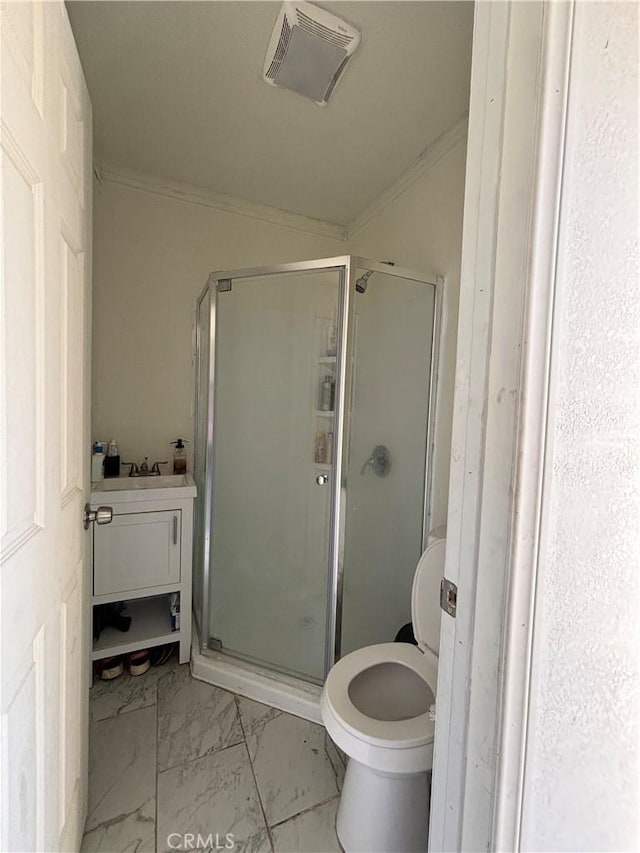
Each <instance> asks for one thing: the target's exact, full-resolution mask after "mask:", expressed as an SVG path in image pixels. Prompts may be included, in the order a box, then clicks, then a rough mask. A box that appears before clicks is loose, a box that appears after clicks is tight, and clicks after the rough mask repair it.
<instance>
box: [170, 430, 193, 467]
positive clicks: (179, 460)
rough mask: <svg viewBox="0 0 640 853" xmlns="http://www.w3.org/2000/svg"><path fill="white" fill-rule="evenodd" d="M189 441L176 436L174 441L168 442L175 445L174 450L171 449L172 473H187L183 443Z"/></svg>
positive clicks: (185, 451)
mask: <svg viewBox="0 0 640 853" xmlns="http://www.w3.org/2000/svg"><path fill="white" fill-rule="evenodd" d="M188 443H189V442H188V441H187V440H186V439H184V438H177V439H176V440H175V441H172V442H170V444H173V445H174V446H175V450H174V451H173V473H174V474H186V473H187V449H186V447H185V444H188Z"/></svg>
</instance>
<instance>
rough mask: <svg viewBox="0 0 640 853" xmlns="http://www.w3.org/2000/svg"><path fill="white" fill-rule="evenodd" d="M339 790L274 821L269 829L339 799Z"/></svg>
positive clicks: (277, 827)
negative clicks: (319, 801) (320, 800)
mask: <svg viewBox="0 0 640 853" xmlns="http://www.w3.org/2000/svg"><path fill="white" fill-rule="evenodd" d="M340 796H341V794H340V792H338V793H337V794H334V795H333V796H332V797H329V798H328V799H327V800H323V801H322V802H321V803H316V804H315V805H314V806H308V807H307V808H306V809H302V811H301V812H296V813H295V814H293V815H291V816H290V817H285V818H284V820H279V821H278V822H277V823H274V824H273V825H272V827H271V829H279V828H280V827H281V826H283V824H285V823H289V821H292V820H296V819H297V818H299V817H301V816H302V815H304V814H308V813H309V812H312V811H314V810H315V809H319V808H320V807H321V806H326V805H327V803H332V802H333V801H334V800H339V799H340Z"/></svg>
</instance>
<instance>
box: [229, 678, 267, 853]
mask: <svg viewBox="0 0 640 853" xmlns="http://www.w3.org/2000/svg"><path fill="white" fill-rule="evenodd" d="M233 701H234V702H235V703H236V711H237V713H238V720H239V721H240V729H241V731H242V737H243V741H244V748H245V750H246V752H247V758H248V759H249V767H250V768H251V776H252V777H253V784H254V785H255V787H256V795H257V797H258V803H259V805H260V811H261V812H262V819H263V820H264V825H265V827H266V829H267V837H268V838H269V845H270V846H271V850H272V851H275V849H276V848H275V846H274V843H273V836H272V834H271V827H270V826H269V821H268V820H267V813H266V812H265V810H264V804H263V802H262V795H261V794H260V788H259V787H258V778H257V776H256V771H255V769H254V766H253V761H252V760H251V753H250V752H249V744H248V743H247V735H246V732H245V730H244V723H243V722H242V714H241V713H240V705H239V704H238V697H237V695H236V694H235V693H234V694H233Z"/></svg>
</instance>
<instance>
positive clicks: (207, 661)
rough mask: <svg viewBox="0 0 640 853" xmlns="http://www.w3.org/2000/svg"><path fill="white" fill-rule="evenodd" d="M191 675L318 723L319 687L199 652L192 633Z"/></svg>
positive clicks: (263, 669)
mask: <svg viewBox="0 0 640 853" xmlns="http://www.w3.org/2000/svg"><path fill="white" fill-rule="evenodd" d="M191 674H192V675H193V677H194V678H197V679H198V680H199V681H205V682H206V683H207V684H213V685H214V686H215V687H221V688H222V689H223V690H229V691H230V692H231V693H237V694H238V695H240V696H246V697H247V699H253V700H254V701H256V702H263V703H264V704H265V705H271V706H272V707H274V708H278V709H279V710H280V711H286V712H287V713H288V714H295V715H296V716H297V717H303V718H304V719H305V720H311V721H312V722H314V723H320V724H322V720H321V719H320V693H321V690H322V688H321V687H319V686H318V685H315V684H309V683H308V682H306V681H302V680H301V679H298V678H293V677H291V676H288V675H282V674H279V673H276V672H273V671H271V670H269V669H266V668H264V667H260V666H257V665H253V664H249V663H245V662H244V661H239V660H236V659H235V658H232V657H230V656H229V655H225V654H223V653H222V652H216V651H213V650H211V649H202V648H201V646H200V640H199V637H198V636H197V634H196V633H195V632H194V634H193V640H192V643H191Z"/></svg>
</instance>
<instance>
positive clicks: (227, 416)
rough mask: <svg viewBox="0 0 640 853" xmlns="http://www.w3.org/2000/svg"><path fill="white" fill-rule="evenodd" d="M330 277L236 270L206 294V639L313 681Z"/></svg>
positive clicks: (324, 503) (337, 272) (325, 546)
mask: <svg viewBox="0 0 640 853" xmlns="http://www.w3.org/2000/svg"><path fill="white" fill-rule="evenodd" d="M342 277H343V269H342V268H332V269H318V270H307V271H302V272H285V273H277V274H269V275H260V276H250V277H239V278H234V279H233V280H230V279H229V280H225V281H219V282H218V284H217V292H216V293H215V394H214V401H213V482H212V490H211V493H212V506H211V525H210V530H211V543H210V567H209V571H210V584H209V590H210V600H209V608H208V611H209V616H208V622H209V625H208V628H209V632H208V637H209V645H210V647H212V648H217V649H222V650H224V651H225V652H227V653H229V654H232V655H236V656H239V657H241V658H243V659H245V660H249V661H253V662H256V663H260V664H262V665H266V666H269V667H273V668H276V669H278V670H280V671H286V672H290V673H291V674H294V675H298V676H302V677H303V678H306V679H307V680H317V681H320V680H322V678H323V675H324V666H325V643H326V631H327V627H326V621H327V589H328V578H329V559H330V547H329V539H330V536H329V532H330V522H331V517H330V516H331V493H332V468H333V465H332V462H333V458H332V455H331V448H330V447H329V445H330V442H331V438H330V434H331V433H332V432H333V423H334V412H333V408H334V406H333V400H332V399H331V397H332V396H335V393H334V392H335V387H336V386H335V383H336V379H337V378H338V377H337V369H336V353H335V350H334V343H333V341H334V340H335V326H336V317H337V315H338V305H339V298H340V285H341V281H342ZM332 329H333V331H332ZM327 385H328V386H329V390H328V391H327ZM323 386H324V387H323ZM203 390H204V389H203ZM327 393H328V394H329V401H328V402H327Z"/></svg>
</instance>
